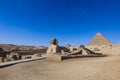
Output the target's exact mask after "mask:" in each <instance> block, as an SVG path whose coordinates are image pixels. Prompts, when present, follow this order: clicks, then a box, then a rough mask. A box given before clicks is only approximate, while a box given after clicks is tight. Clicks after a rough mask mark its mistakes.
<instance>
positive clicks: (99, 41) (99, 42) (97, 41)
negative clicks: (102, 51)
mask: <svg viewBox="0 0 120 80" xmlns="http://www.w3.org/2000/svg"><path fill="white" fill-rule="evenodd" d="M111 44H112V43H111V42H110V41H109V40H107V39H106V38H105V37H104V36H103V35H102V34H100V33H97V34H96V35H95V37H94V38H93V39H92V40H91V42H90V43H89V44H88V46H103V45H111Z"/></svg>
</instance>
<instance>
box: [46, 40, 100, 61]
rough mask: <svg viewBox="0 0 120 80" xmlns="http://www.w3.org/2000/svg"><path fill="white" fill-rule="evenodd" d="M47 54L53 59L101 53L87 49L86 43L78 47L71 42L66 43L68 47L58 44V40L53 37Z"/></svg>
mask: <svg viewBox="0 0 120 80" xmlns="http://www.w3.org/2000/svg"><path fill="white" fill-rule="evenodd" d="M47 54H48V56H49V57H50V58H51V59H57V60H60V61H61V60H62V58H68V57H76V56H81V57H82V56H83V55H84V56H85V55H86V56H88V55H89V56H91V55H94V54H95V55H99V54H96V53H95V52H93V51H91V50H89V49H87V48H86V47H85V46H84V45H79V46H77V47H72V46H71V45H70V44H68V45H66V47H62V46H59V45H58V40H57V39H55V38H53V39H52V40H51V41H50V46H49V47H48V50H47Z"/></svg>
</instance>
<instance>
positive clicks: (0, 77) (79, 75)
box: [0, 56, 120, 80]
mask: <svg viewBox="0 0 120 80" xmlns="http://www.w3.org/2000/svg"><path fill="white" fill-rule="evenodd" d="M0 80H120V57H119V56H118V57H117V56H110V57H101V58H100V57H99V58H77V59H68V60H64V61H62V62H53V61H48V60H38V61H33V62H27V63H20V64H16V65H13V66H9V67H5V68H1V69H0Z"/></svg>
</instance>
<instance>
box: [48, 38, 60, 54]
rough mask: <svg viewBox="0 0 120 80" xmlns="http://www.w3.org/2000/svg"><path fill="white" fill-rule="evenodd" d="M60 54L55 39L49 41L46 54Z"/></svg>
mask: <svg viewBox="0 0 120 80" xmlns="http://www.w3.org/2000/svg"><path fill="white" fill-rule="evenodd" d="M57 52H60V48H59V46H58V41H57V39H52V40H51V41H50V46H49V47H48V50H47V53H48V54H49V53H57Z"/></svg>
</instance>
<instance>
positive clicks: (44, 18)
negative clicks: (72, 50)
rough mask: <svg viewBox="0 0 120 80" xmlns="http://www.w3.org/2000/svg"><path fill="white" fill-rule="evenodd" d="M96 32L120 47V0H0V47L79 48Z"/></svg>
mask: <svg viewBox="0 0 120 80" xmlns="http://www.w3.org/2000/svg"><path fill="white" fill-rule="evenodd" d="M97 32H100V33H102V34H103V35H104V36H105V37H107V38H108V39H109V40H110V41H111V42H113V43H120V35H119V34H120V0H0V43H12V44H19V45H20V44H22V45H23V44H24V45H36V46H38V45H45V46H46V45H47V46H48V45H49V41H50V39H51V38H54V37H55V38H57V39H58V41H59V44H60V45H66V44H67V43H70V44H72V45H79V44H87V43H88V42H89V41H90V40H91V39H92V38H93V37H94V35H95V34H96V33H97Z"/></svg>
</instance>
